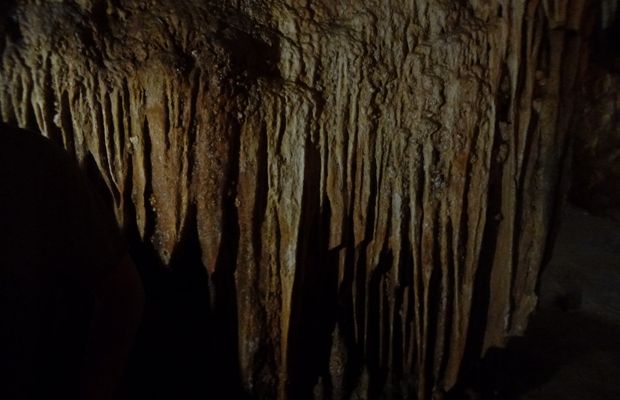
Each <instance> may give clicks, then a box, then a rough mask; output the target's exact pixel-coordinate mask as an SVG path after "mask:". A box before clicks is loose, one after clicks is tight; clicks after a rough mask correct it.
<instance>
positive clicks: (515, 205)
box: [0, 0, 591, 400]
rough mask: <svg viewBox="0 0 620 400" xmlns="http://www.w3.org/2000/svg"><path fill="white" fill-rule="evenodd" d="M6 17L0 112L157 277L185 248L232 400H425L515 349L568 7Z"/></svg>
mask: <svg viewBox="0 0 620 400" xmlns="http://www.w3.org/2000/svg"><path fill="white" fill-rule="evenodd" d="M4 7H5V10H4V13H3V15H0V23H1V27H0V34H1V35H2V37H1V38H0V54H1V58H0V112H1V117H2V119H3V120H5V121H8V122H11V123H14V124H17V125H20V126H23V127H30V128H33V129H38V130H40V131H42V132H43V133H44V134H45V135H46V136H48V137H49V138H51V139H52V140H54V141H56V142H59V143H61V144H62V145H63V146H64V147H65V148H67V150H69V152H70V153H72V154H74V155H75V156H76V158H77V160H79V161H81V162H82V163H85V164H86V163H88V162H87V160H89V159H90V160H92V161H94V163H95V164H96V166H97V169H98V171H99V173H100V175H101V177H102V179H103V181H104V182H105V184H106V187H107V190H108V191H109V201H110V203H111V204H112V205H113V207H114V209H115V211H116V216H117V218H118V222H119V224H120V225H121V226H123V227H124V228H125V229H126V230H127V232H129V235H133V236H135V238H136V239H138V240H137V241H138V242H142V243H145V244H147V245H148V248H150V249H151V250H150V251H151V252H152V253H153V255H155V256H156V257H154V258H156V259H157V260H158V262H160V263H161V264H162V265H167V266H168V268H172V269H173V270H174V269H175V268H182V261H181V260H180V256H179V255H178V254H179V251H180V250H179V249H181V248H183V246H185V245H186V244H187V243H198V244H199V248H200V262H201V263H202V265H203V267H204V268H205V269H206V271H208V276H209V282H210V286H209V288H210V292H209V293H210V299H211V300H210V307H208V308H210V310H211V311H209V312H213V313H214V315H217V316H219V317H218V318H220V319H219V320H218V321H220V322H221V323H219V324H218V326H214V327H212V329H213V330H219V332H220V334H218V335H215V336H214V339H213V338H212V339H213V340H215V341H217V340H219V339H221V338H227V340H228V341H230V338H232V342H233V345H232V346H230V352H229V353H227V354H228V357H233V356H234V357H233V358H234V360H233V361H232V363H233V364H235V368H236V369H237V370H238V375H239V376H238V383H239V385H240V386H241V387H242V388H243V391H244V392H246V393H248V394H250V395H252V396H255V397H257V398H274V399H276V398H277V399H282V400H283V399H303V398H312V396H314V397H315V398H317V399H319V398H324V399H365V398H378V397H379V396H380V395H384V396H387V398H401V397H398V396H417V398H419V399H430V398H433V397H436V398H438V397H440V396H441V394H442V393H444V392H446V391H448V390H449V389H451V388H452V387H453V386H454V385H455V383H456V381H457V379H458V378H459V373H460V371H461V369H462V367H463V365H467V363H469V362H471V361H472V360H474V359H476V358H478V357H479V356H480V355H481V354H482V353H483V352H484V351H485V350H486V349H488V348H489V347H491V346H501V345H502V344H504V343H505V341H506V339H507V338H508V337H509V336H511V335H518V334H520V333H522V332H523V330H524V328H525V327H526V324H527V319H528V315H529V314H530V313H531V312H532V311H533V310H534V308H535V306H536V294H535V287H536V283H537V277H538V273H539V269H540V267H541V265H542V263H543V260H544V254H545V250H546V248H547V244H548V242H549V240H548V238H549V232H550V227H551V226H552V223H553V219H554V210H555V209H556V203H557V202H558V201H559V200H560V197H561V196H560V193H561V190H560V189H561V187H563V183H562V180H563V174H562V172H561V171H562V170H563V169H562V166H563V165H564V163H565V162H567V157H566V154H567V152H566V143H567V140H566V132H567V127H568V124H569V119H570V118H569V117H570V115H571V113H572V107H573V93H574V89H575V87H576V83H577V80H578V79H579V76H580V71H581V70H582V68H583V65H584V63H585V60H586V59H587V57H586V56H585V55H586V50H587V47H586V46H585V45H584V41H583V38H584V35H585V34H586V30H587V27H586V26H585V25H584V23H583V21H584V20H585V19H586V18H585V15H587V13H588V12H589V10H590V8H591V3H590V2H588V0H543V1H538V0H523V1H521V0H518V1H517V0H491V1H487V0H485V1H482V0H462V1H454V0H347V1H329V0H321V1H312V2H310V1H302V0H262V1H250V0H228V1H215V0H213V1H199V0H179V1H174V2H173V1H165V0H128V1H117V0H55V1H52V0H49V1H41V0H23V1H15V2H14V3H13V4H10V3H9V4H8V5H5V6H4ZM42 200H43V201H44V199H42ZM143 268H146V269H148V268H151V266H150V265H144V266H143ZM152 268H155V267H152ZM147 285H148V282H147ZM148 293H149V291H148V287H147V295H148ZM166 301H168V300H166ZM170 301H172V299H170ZM147 307H148V300H147ZM204 312H207V310H205V311H204ZM222 321H224V322H222ZM218 338H219V339H218ZM205 340H206V339H205ZM218 343H219V342H218ZM216 345H222V346H224V347H226V346H228V344H226V343H223V342H222V343H219V344H216ZM162 346H163V345H162Z"/></svg>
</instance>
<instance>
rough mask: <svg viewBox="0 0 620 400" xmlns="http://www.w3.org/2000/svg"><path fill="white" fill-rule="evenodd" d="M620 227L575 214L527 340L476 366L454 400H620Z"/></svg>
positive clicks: (562, 233)
mask: <svg viewBox="0 0 620 400" xmlns="http://www.w3.org/2000/svg"><path fill="white" fill-rule="evenodd" d="M618 288H620V224H619V223H617V222H615V221H613V220H611V219H609V218H601V217H597V216H594V215H591V214H588V213H587V212H585V211H583V210H580V209H577V208H574V207H573V206H568V207H567V209H566V210H565V211H564V212H563V216H562V223H561V226H560V229H559V232H558V238H557V241H556V243H555V246H554V250H553V255H552V257H551V260H550V261H549V263H548V264H547V265H546V267H545V269H544V271H543V274H542V278H541V282H540V302H539V309H538V311H537V312H535V313H534V315H533V316H532V317H531V319H530V323H529V325H528V329H527V331H526V332H525V335H524V336H523V337H516V338H513V339H511V340H510V341H509V343H508V345H507V346H506V348H505V349H498V348H494V349H491V350H489V351H488V352H487V354H486V356H485V357H484V359H483V360H480V361H477V362H476V361H474V362H471V364H469V365H472V367H471V368H468V369H467V370H466V371H464V375H463V380H462V382H461V383H460V385H459V386H458V387H457V388H455V389H454V390H453V391H452V392H451V393H450V394H449V395H448V396H447V398H448V399H449V400H458V399H498V400H500V399H501V400H512V399H515V400H516V399H521V400H535V399H540V400H555V399H569V400H572V399H574V400H582V399H587V400H607V399H609V400H612V399H620V312H619V311H620V301H618V300H619V298H620V293H619V291H618Z"/></svg>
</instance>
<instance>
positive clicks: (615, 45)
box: [569, 1, 620, 217]
mask: <svg viewBox="0 0 620 400" xmlns="http://www.w3.org/2000/svg"><path fill="white" fill-rule="evenodd" d="M602 4H603V5H605V7H601V8H600V9H599V11H598V13H595V14H593V15H592V16H591V18H590V19H591V22H590V24H592V25H593V29H591V31H592V34H591V36H590V37H589V38H588V39H587V40H588V42H589V43H591V45H590V46H588V47H589V48H590V49H591V50H590V52H589V57H588V58H589V61H590V62H589V63H588V67H587V68H586V69H585V70H584V71H583V77H582V79H580V82H581V84H580V86H579V88H578V91H577V96H576V101H577V108H576V112H575V114H574V116H573V120H572V122H571V125H570V128H569V132H570V134H571V138H572V141H573V146H572V148H573V163H572V185H571V191H570V198H571V200H573V201H574V202H575V203H577V204H578V205H580V206H582V207H584V208H586V209H588V210H589V211H591V212H593V213H595V214H599V215H612V216H615V217H619V216H620V42H618V38H619V37H620V36H619V35H620V2H618V1H605V2H603V3H602Z"/></svg>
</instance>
